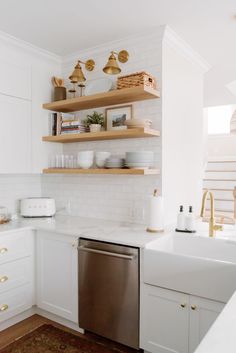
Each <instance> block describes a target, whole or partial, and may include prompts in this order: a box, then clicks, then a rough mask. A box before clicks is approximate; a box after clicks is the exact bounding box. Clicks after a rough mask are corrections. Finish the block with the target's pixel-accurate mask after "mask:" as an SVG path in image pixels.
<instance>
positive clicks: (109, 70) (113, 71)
mask: <svg viewBox="0 0 236 353" xmlns="http://www.w3.org/2000/svg"><path fill="white" fill-rule="evenodd" d="M103 71H104V72H105V73H106V74H108V75H117V74H119V73H120V72H121V69H120V68H119V65H118V63H117V60H116V57H115V55H114V54H113V53H111V55H110V56H109V59H108V62H107V64H106V66H105V67H104V68H103Z"/></svg>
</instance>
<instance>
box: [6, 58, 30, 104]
mask: <svg viewBox="0 0 236 353" xmlns="http://www.w3.org/2000/svg"><path fill="white" fill-rule="evenodd" d="M15 61H16V60H15ZM0 94H6V95H8V96H13V97H17V98H22V99H27V100H30V99H31V69H30V66H25V65H23V64H22V63H21V64H20V63H18V64H16V63H13V62H9V61H8V62H7V61H5V60H0Z"/></svg>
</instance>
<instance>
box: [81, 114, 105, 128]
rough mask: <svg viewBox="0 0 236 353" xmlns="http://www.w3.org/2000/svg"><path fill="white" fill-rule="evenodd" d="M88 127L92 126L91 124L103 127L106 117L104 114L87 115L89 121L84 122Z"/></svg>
mask: <svg viewBox="0 0 236 353" xmlns="http://www.w3.org/2000/svg"><path fill="white" fill-rule="evenodd" d="M84 123H85V125H86V126H90V125H91V124H99V125H101V126H103V125H104V116H103V114H102V113H98V112H93V114H91V115H87V119H86V120H85V121H84Z"/></svg>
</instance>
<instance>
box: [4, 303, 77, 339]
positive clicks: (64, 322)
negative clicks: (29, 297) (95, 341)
mask: <svg viewBox="0 0 236 353" xmlns="http://www.w3.org/2000/svg"><path fill="white" fill-rule="evenodd" d="M35 314H38V315H40V316H43V317H45V318H46V319H49V320H52V321H55V322H57V323H58V324H61V325H63V326H65V327H68V328H70V329H72V330H75V331H77V332H80V333H84V330H83V329H82V328H80V327H79V325H78V324H77V323H75V322H71V321H69V320H66V319H63V318H61V317H59V316H57V315H55V314H51V313H49V312H47V311H45V310H42V309H40V308H38V307H36V306H33V307H32V308H31V309H29V310H26V311H24V312H23V313H21V314H19V315H16V316H14V317H12V318H11V319H9V320H6V321H4V322H2V323H0V332H1V331H3V330H5V329H7V328H9V327H11V326H13V325H15V324H18V323H19V322H21V321H23V320H25V319H27V318H29V317H30V316H32V315H35Z"/></svg>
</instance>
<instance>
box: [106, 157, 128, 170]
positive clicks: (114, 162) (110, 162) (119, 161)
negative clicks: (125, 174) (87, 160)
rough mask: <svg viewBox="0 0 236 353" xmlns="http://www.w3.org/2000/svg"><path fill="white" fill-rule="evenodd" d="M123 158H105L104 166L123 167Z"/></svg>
mask: <svg viewBox="0 0 236 353" xmlns="http://www.w3.org/2000/svg"><path fill="white" fill-rule="evenodd" d="M124 166H125V160H124V158H120V157H110V158H108V159H107V160H106V163H105V167H106V168H124Z"/></svg>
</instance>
